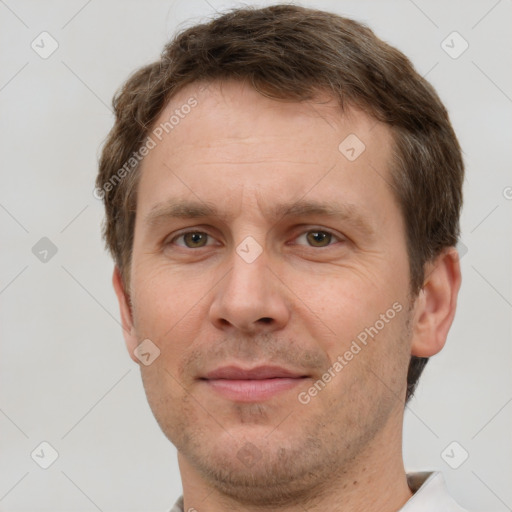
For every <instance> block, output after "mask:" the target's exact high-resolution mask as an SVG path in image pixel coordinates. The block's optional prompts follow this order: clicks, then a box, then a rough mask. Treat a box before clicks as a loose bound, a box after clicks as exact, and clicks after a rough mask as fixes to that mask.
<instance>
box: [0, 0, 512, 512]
mask: <svg viewBox="0 0 512 512" xmlns="http://www.w3.org/2000/svg"><path fill="white" fill-rule="evenodd" d="M249 3H251V4H252V3H253V2H249ZM233 5H236V4H235V3H233V2H221V1H220V0H209V2H207V1H206V0H190V1H188V0H187V1H185V0H178V1H174V2H172V1H168V0H165V1H164V0H152V1H145V2H142V1H133V0H130V1H127V0H123V1H121V0H107V1H100V0H92V1H86V0H73V1H69V0H68V1H63V0H60V1H57V0H54V1H44V2H42V1H40V0H34V1H28V0H18V1H15V0H0V23H1V26H0V49H1V55H0V108H1V115H0V140H1V143H2V152H1V187H0V226H1V235H2V236H1V253H0V254H1V260H0V333H1V357H0V430H1V435H0V450H1V457H0V510H2V511H52V512H59V511H89V510H91V511H93V510H102V511H105V512H106V511H145V512H147V511H166V510H168V509H169V508H170V507H171V505H172V503H173V502H174V500H175V499H176V497H177V496H178V495H179V494H180V493H181V482H180V477H179V472H178V467H177V463H176V454H175V449H174V447H173V446H172V445H171V444H170V443H169V442H168V441H167V439H166V438H165V437H164V436H163V434H162V433H161V431H160V430H159V428H158V426H157V424H156V421H155V420H154V419H153V416H152V414H151V412H150V410H149V407H148V405H147V403H146V399H145V396H144V393H143V389H142V384H141V381H140V376H139V371H138V367H137V366H136V365H135V363H133V362H132V361H131V359H130V358H129V356H128V353H127V352H126V350H125V346H124V341H123V338H122V334H121V328H120V326H119V323H118V318H119V316H118V308H117V303H116V300H115V296H114V292H113V290H112V287H111V272H112V268H113V266H112V262H111V260H110V259H109V257H108V255H107V254H106V252H105V251H104V249H103V244H102V241H101V240H100V222H101V220H102V218H103V209H102V204H101V202H100V201H98V200H97V199H95V198H94V197H93V195H92V189H93V186H94V179H95V174H96V166H97V157H98V154H99V148H100V146H101V143H102V141H103V140H104V138H105V136H106V134H107V132H108V130H109V129H110V127H111V125H112V122H113V116H112V114H111V111H110V107H109V106H110V100H111V97H112V95H113V93H114V91H115V90H116V89H117V87H118V86H119V85H120V84H121V82H122V81H124V79H125V78H126V77H127V76H128V74H129V73H131V72H132V71H133V70H134V69H135V68H138V67H140V66H141V65H143V64H145V63H148V62H150V61H152V60H154V59H156V58H157V57H158V56H159V53H160V51H161V49H162V46H163V44H164V43H165V42H166V41H167V40H168V38H169V36H170V35H171V34H173V33H174V32H175V29H176V27H178V26H179V25H181V26H184V25H186V26H188V25H190V24H193V23H194V22H197V21H200V20H201V19H202V18H204V17H205V16H210V15H212V14H214V13H215V10H222V9H224V8H225V7H227V6H233ZM260 5H263V3H261V4H260ZM302 5H307V6H313V7H317V8H325V9H327V10H331V11H334V12H337V13H340V14H345V15H348V16H351V17H354V18H356V19H358V20H360V21H363V22H366V23H367V24H369V26H370V27H371V28H373V29H374V30H375V31H376V33H377V34H378V35H379V36H380V37H382V38H383V39H385V40H387V41H388V42H390V43H391V44H393V45H395V46H397V47H398V48H400V49H401V50H402V51H404V52H405V53H406V54H407V55H408V56H409V57H410V58H411V59H412V61H413V62H414V64H415V65H416V67H417V69H418V70H419V71H420V72H421V73H422V74H424V75H427V78H428V79H429V80H430V81H431V82H432V84H433V85H434V86H435V87H436V88H437V90H438V91H439V93H440V95H441V97H442V99H443V100H444V102H445V103H446V105H447V107H448V109H449V111H450V114H451V118H452V121H453V124H454V126H455V130H456V132H457V134H458V136H459V138H460V141H461V144H462V147H463V150H464V155H465V161H466V165H467V178H466V182H465V206H464V211H463V215H462V230H463V235H462V240H463V243H464V245H465V246H466V247H467V253H466V254H465V255H464V256H463V258H462V271H463V285H462V289H461V293H460V298H459V307H458V312H457V316H456V319H455V323H454V325H453V327H452V329H451V332H450V335H449V338H448V343H447V346H446V348H445V349H444V351H443V352H442V353H441V354H439V355H438V356H436V357H435V358H433V359H432V360H431V361H430V363H429V364H428V366H427V369H426V371H425V374H424V376H423V378H422V380H421V384H420V386H419V389H418V391H417V393H416V397H415V398H414V399H413V401H412V402H411V404H410V406H409V407H408V410H407V411H406V420H405V432H404V457H405V463H406V469H407V470H409V471H412V470H422V469H441V470H443V471H444V473H445V475H446V479H447V482H448V486H449V489H450V491H451V492H452V494H453V495H454V496H455V497H456V499H457V500H458V501H459V502H460V503H461V504H462V505H463V506H465V507H467V508H468V509H470V510H474V511H489V510H493V511H506V510H512V508H511V507H512V487H511V485H510V483H511V481H512V443H511V437H510V433H511V432H512V403H511V401H512V386H511V371H510V368H511V359H512V358H511V343H510V340H511V324H510V318H511V315H510V313H511V308H512V293H511V286H510V284H511V267H510V262H511V261H512V254H511V253H512V251H511V245H512V237H511V230H510V226H511V222H510V221H511V213H512V200H511V199H512V188H511V187H512V175H511V173H510V162H511V147H512V144H511V142H512V141H511V128H512V126H511V125H512V123H511V113H512V99H511V97H512V67H511V66H510V63H511V62H512V44H511V43H512V32H511V30H510V27H511V18H512V16H511V15H512V5H511V2H510V0H501V1H496V0H485V1H484V0H482V1H471V2H470V1H449V2H447V1H441V0H438V1H426V0H415V1H414V2H413V1H412V0H401V1H389V0H388V1H382V0H379V1H377V0H375V1H361V0H359V1H327V0H324V1H310V2H303V3H302ZM43 31H47V32H48V33H49V34H51V36H52V38H54V39H55V40H56V41H57V42H58V45H59V46H58V49H57V50H56V51H55V52H54V53H53V54H52V55H51V56H49V57H48V58H47V59H43V58H41V57H40V56H39V54H38V53H36V52H35V51H34V50H33V49H32V48H31V43H32V41H34V40H35V44H39V46H40V47H41V46H43V44H44V47H45V48H46V50H48V48H49V47H50V42H49V40H48V39H46V40H45V41H46V42H45V43H41V42H40V39H41V38H40V37H39V34H40V33H41V32H43ZM453 31H457V32H458V33H459V34H460V35H461V36H462V37H463V38H464V40H466V41H467V43H468V44H469V48H468V49H467V50H466V51H465V52H464V53H463V54H462V55H460V56H459V57H458V58H456V59H454V58H452V57H450V56H449V55H448V54H447V53H446V52H445V51H444V49H443V47H442V41H443V40H445V39H446V38H447V36H449V35H450V34H451V33H452V32H453ZM45 37H46V36H45ZM457 37H458V36H455V39H453V36H451V39H450V38H449V39H448V40H447V43H445V45H446V44H448V45H449V46H453V47H454V49H452V52H453V51H456V50H460V49H461V48H462V46H460V45H462V44H463V41H462V40H461V39H457ZM38 41H39V42H38ZM40 50H42V48H40ZM42 237H48V238H49V239H50V240H51V241H52V242H53V244H55V246H56V247H57V253H56V254H55V255H54V256H53V257H50V254H49V255H48V256H47V259H48V261H47V262H42V261H40V260H39V259H38V258H37V257H36V255H34V254H33V252H32V248H33V246H34V245H35V244H36V243H37V242H38V241H39V240H40V239H41V238H42ZM41 257H42V256H41ZM43 441H46V442H48V443H50V444H51V445H52V446H53V447H54V448H55V449H56V450H57V452H58V454H59V457H58V459H57V460H56V461H55V462H54V463H53V465H51V466H50V467H49V468H48V469H46V470H45V469H42V468H41V467H39V465H38V464H36V462H35V461H34V460H33V459H32V458H31V453H32V452H33V451H34V450H35V449H36V448H38V447H39V445H40V443H41V442H43ZM453 441H456V442H457V443H459V445H460V447H459V445H457V446H455V449H454V451H451V448H450V449H448V455H449V456H450V457H448V458H447V460H449V461H450V463H451V464H452V465H455V464H456V463H457V462H460V460H462V459H461V457H462V455H463V452H462V450H465V451H467V452H468V453H469V458H468V459H467V460H466V461H465V462H464V463H463V464H462V465H461V466H460V467H459V468H458V469H452V468H451V467H450V466H449V465H448V464H447V462H446V461H445V459H443V457H442V456H441V454H442V453H443V451H444V450H445V448H446V447H447V446H448V445H450V443H452V442H453ZM43 448H44V447H43ZM40 450H41V448H39V451H37V450H36V454H37V453H39V454H41V451H40ZM43 452H44V453H45V457H48V454H49V450H48V449H46V452H45V450H44V449H43ZM34 458H35V459H36V460H39V461H40V462H41V461H42V459H43V458H44V457H40V458H39V459H37V456H36V455H34ZM445 458H446V457H445Z"/></svg>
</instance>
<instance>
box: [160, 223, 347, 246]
mask: <svg viewBox="0 0 512 512" xmlns="http://www.w3.org/2000/svg"><path fill="white" fill-rule="evenodd" d="M314 232H316V233H325V234H327V235H331V236H332V239H331V242H332V241H333V239H334V240H337V241H338V242H343V241H345V239H344V238H342V237H340V236H338V235H336V233H333V232H332V231H330V230H328V229H317V228H313V229H307V230H306V231H302V232H301V233H300V234H299V235H297V236H296V237H295V239H296V238H299V237H301V236H304V235H306V234H308V233H314ZM191 233H200V234H203V235H206V236H208V237H210V238H214V237H213V236H211V235H210V234H209V233H208V232H206V231H201V230H198V229H192V230H189V231H184V232H182V233H180V234H178V235H176V236H174V237H173V238H172V239H171V240H169V241H168V242H164V246H167V245H171V244H173V243H174V242H175V241H176V240H178V239H179V238H182V237H184V236H185V235H188V234H191ZM332 245H334V244H333V243H329V245H326V246H325V247H315V246H313V245H308V247H311V248H313V249H326V248H328V247H331V246H332ZM178 247H182V248H183V249H190V250H194V247H187V246H186V245H179V246H178ZM205 247H208V245H205V246H202V247H197V248H195V249H204V248H205Z"/></svg>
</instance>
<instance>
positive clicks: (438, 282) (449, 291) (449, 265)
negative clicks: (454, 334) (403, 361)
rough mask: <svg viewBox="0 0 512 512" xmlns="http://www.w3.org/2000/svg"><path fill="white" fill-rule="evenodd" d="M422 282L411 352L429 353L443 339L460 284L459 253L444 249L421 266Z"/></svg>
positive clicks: (425, 355) (417, 299)
mask: <svg viewBox="0 0 512 512" xmlns="http://www.w3.org/2000/svg"><path fill="white" fill-rule="evenodd" d="M425 276H426V277H425V282H424V284H423V288H422V289H421V291H420V293H419V295H418V297H417V298H416V303H415V315H414V325H413V327H412V328H413V336H412V345H411V355H413V356H418V357H430V356H433V355H435V354H437V353H438V352H439V351H440V350H441V349H442V348H443V347H444V344H445V342H446V337H447V336H448V331H449V329H450V326H451V325H452V322H453V318H454V316H455V309H456V307H457V295H458V293H459V289H460V284H461V279H462V278H461V273H460V261H459V254H458V252H457V249H456V248H455V247H450V248H448V249H445V250H444V251H443V252H442V253H441V254H440V255H439V256H438V257H437V258H436V259H435V261H434V262H432V263H428V264H427V265H426V266H425Z"/></svg>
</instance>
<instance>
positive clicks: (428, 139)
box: [97, 5, 463, 512]
mask: <svg viewBox="0 0 512 512" xmlns="http://www.w3.org/2000/svg"><path fill="white" fill-rule="evenodd" d="M114 105H115V110H116V121H115V125H114V127H113V129H112V131H111V133H110V135H109V138H108V140H107V142H106V144H105V147H104V148H103V153H102V156H101V162H100V172H99V175H98V178H97V194H99V195H101V196H103V198H104V201H105V206H106V213H107V216H106V224H105V228H104V236H105V239H106V242H107V246H108V248H109V249H110V251H111V252H112V254H113V256H114V258H115V262H116V266H115V271H114V276H113V284H114V288H115V291H116V294H117V297H118V300H119V305H120V309H121V317H122V324H123V330H124V337H125V341H126V345H127V348H128V350H129V352H130V354H131V357H132V359H133V360H134V361H135V362H137V363H138V364H139V365H140V369H141V374H142V379H143V383H144V387H145V391H146V395H147V398H148V401H149V404H150V406H151V408H152V410H153V413H154V415H155V417H156V419H157V421H158V423H159V425H160V427H161V429H162V431H163V432H164V434H165V435H166V436H167V437H168V438H169V440H170V441H171V442H172V443H173V444H174V445H175V446H176V448H177V450H178V462H179V467H180V473H181V477H182V484H183V496H182V497H180V499H179V500H178V501H177V502H176V504H175V506H174V508H173V511H182V510H183V511H184V510H186V511H194V510H197V511H199V512H202V511H207V512H217V511H226V510H237V511H256V510H258V511H263V510H272V511H283V512H284V511H286V512H288V511H292V510H293V511H299V510H300V511H302V510H308V511H318V510H322V511H341V510H343V511H344V512H347V511H360V510H365V511H367V512H368V511H379V512H392V511H397V510H402V511H407V512H413V511H420V510H421V511H424V510H436V511H440V510H443V511H461V510H462V509H461V508H460V507H459V506H458V505H457V504H456V503H455V501H453V499H452V498H451V497H450V496H449V495H448V493H447V491H446V487H445V485H444V483H443V479H442V475H441V474H440V473H431V474H430V473H417V474H406V472H405V470H404V465H403V458H402V423H403V414H404V406H405V403H406V402H407V400H408V399H409V398H410V396H411V395H412V393H413V392H414V389H415V385H416V383H417V380H418V378H419V376H420V374H421V372H422V369H423V368H424V366H425V364H426V362H427V360H428V358H429V357H430V356H432V355H434V354H436V353H438V352H439V351H440V350H441V349H442V348H443V345H444V343H445V341H446V337H447V333H448V330H449V328H450V325H451V323H452V321H453V318H454V314H455V309H456V301H457V293H458V291H459V287H460V283H461V276H460V266H459V260H458V254H457V251H456V249H455V245H456V243H457V237H458V234H459V213H460V208H461V202H462V192H461V190H462V182H463V163H462V158H461V151H460V147H459V144H458V142H457V139H456V137H455V134H454V133H453V130H452V127H451V125H450V122H449V119H448V115H447V113H446V110H445V108H444V107H443V105H442V104H441V102H440V100H439V98H438V96H437V95H436V93H435V92H434V90H433V89H432V87H431V86H430V85H429V84H428V83H427V82H426V81H425V80H424V79H422V78H421V77H420V76H419V75H418V74H417V73H416V72H415V70H414V69H413V67H412V65H411V64H410V62H409V61H408V60H407V59H406V58H405V57H404V55H402V54H401V53H400V52H399V51H397V50H396V49H394V48H392V47H390V46H388V45H387V44H385V43H384V42H382V41H381V40H379V39H378V38H376V37H375V35H374V34H373V33H372V32H371V31H370V30H369V29H367V28H365V27H364V26H362V25H360V24H358V23H356V22H354V21H351V20H348V19H345V18H341V17H339V16H336V15H334V14H330V13H326V12H321V11H316V10H310V9H306V8H302V7H296V6H289V5H287V6H285V5H279V6H273V7H267V8H262V9H255V8H245V9H238V10H234V11H231V12H229V13H227V14H225V15H223V16H220V17H218V18H217V19H214V20H213V21H211V22H209V23H206V24H202V25H198V26H194V27H192V28H189V29H188V30H186V31H184V32H183V33H181V34H179V35H178V36H177V37H176V38H175V39H174V40H173V41H171V42H170V43H169V44H168V45H167V46H166V48H165V50H164V52H163V54H162V57H161V59H160V60H159V61H158V62H155V63H153V64H151V65H149V66H147V67H145V68H143V69H141V70H139V71H138V72H137V73H136V74H134V75H133V76H132V77H131V78H130V79H129V80H128V81H127V82H126V84H125V85H124V87H123V88H122V90H121V91H120V92H119V93H118V95H117V96H116V99H115V101H114Z"/></svg>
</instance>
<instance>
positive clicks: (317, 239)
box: [296, 229, 341, 247]
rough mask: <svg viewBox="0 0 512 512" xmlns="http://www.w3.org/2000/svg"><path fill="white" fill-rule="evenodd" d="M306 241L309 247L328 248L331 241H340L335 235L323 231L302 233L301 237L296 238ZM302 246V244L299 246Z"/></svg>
mask: <svg viewBox="0 0 512 512" xmlns="http://www.w3.org/2000/svg"><path fill="white" fill-rule="evenodd" d="M301 239H302V240H304V239H305V240H306V242H307V243H308V244H309V245H310V246H311V247H328V246H329V245H332V243H331V242H332V241H333V240H335V241H341V239H340V238H338V237H337V236H336V235H334V234H333V233H331V232H330V231H325V230H322V229H312V230H309V231H306V232H304V233H303V234H302V235H300V236H298V237H297V238H296V240H301ZM299 245H302V244H299Z"/></svg>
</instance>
